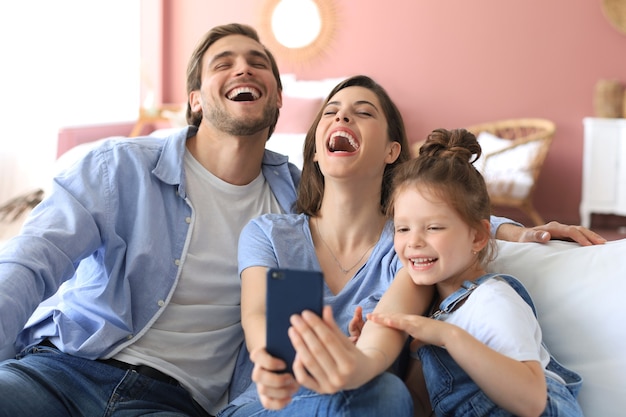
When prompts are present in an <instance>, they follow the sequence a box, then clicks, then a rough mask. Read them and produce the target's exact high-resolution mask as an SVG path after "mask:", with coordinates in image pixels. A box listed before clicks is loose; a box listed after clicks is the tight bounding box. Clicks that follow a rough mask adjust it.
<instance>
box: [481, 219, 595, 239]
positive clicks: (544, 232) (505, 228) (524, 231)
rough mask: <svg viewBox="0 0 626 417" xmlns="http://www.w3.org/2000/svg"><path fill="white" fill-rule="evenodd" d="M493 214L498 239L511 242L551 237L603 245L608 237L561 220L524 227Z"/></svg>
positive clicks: (493, 224)
mask: <svg viewBox="0 0 626 417" xmlns="http://www.w3.org/2000/svg"><path fill="white" fill-rule="evenodd" d="M495 219H497V220H496V221H494V217H493V216H492V221H491V224H492V228H493V227H495V230H496V233H495V236H496V238H497V239H501V240H508V241H510V242H537V243H546V242H548V241H550V240H551V239H555V240H567V241H572V242H577V243H578V244H579V245H581V246H591V245H601V244H603V243H606V239H605V238H603V237H602V236H600V235H599V234H597V233H595V232H592V231H591V230H589V229H587V228H586V227H583V226H569V225H566V224H561V223H559V222H554V221H552V222H550V223H547V224H544V225H541V226H535V227H531V228H529V227H524V226H522V225H520V224H519V223H514V222H511V221H510V220H509V221H507V219H504V218H502V217H499V218H497V217H496V218H495Z"/></svg>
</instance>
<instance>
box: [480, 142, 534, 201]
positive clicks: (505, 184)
mask: <svg viewBox="0 0 626 417" xmlns="http://www.w3.org/2000/svg"><path fill="white" fill-rule="evenodd" d="M476 139H477V140H478V143H479V144H480V147H481V149H482V154H481V156H480V158H479V159H478V161H476V163H475V164H474V166H475V167H476V168H477V169H478V170H479V171H480V172H481V173H482V174H483V176H484V177H485V181H486V182H487V188H488V189H489V194H490V195H491V196H497V195H506V196H511V197H516V198H523V197H525V196H526V195H527V194H528V192H529V191H530V188H531V187H532V185H533V177H532V172H531V163H532V161H533V159H534V157H535V155H536V154H537V151H538V150H539V147H540V146H541V143H540V142H537V141H535V142H529V143H526V144H523V145H520V146H516V147H515V148H513V149H511V150H509V151H506V152H502V153H501V154H497V155H494V156H491V157H489V159H486V158H485V156H486V155H488V154H492V153H494V152H497V151H500V150H502V149H504V148H507V147H509V146H510V145H511V140H510V139H502V138H499V137H497V136H495V135H493V134H491V133H489V132H484V131H483V132H480V133H479V134H478V136H477V138H476Z"/></svg>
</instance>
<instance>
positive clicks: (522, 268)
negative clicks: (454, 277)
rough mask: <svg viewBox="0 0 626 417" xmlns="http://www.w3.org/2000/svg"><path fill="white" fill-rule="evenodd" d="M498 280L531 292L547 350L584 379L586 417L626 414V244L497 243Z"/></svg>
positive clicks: (625, 241)
mask: <svg viewBox="0 0 626 417" xmlns="http://www.w3.org/2000/svg"><path fill="white" fill-rule="evenodd" d="M498 248H499V253H498V256H497V258H496V260H495V261H494V262H493V263H492V264H491V265H490V267H489V270H490V271H493V272H502V273H508V274H511V275H513V276H515V277H517V278H518V279H519V280H520V281H522V283H523V284H524V285H525V286H526V288H527V289H528V291H529V292H530V294H531V296H532V297H533V300H534V302H535V306H536V307H537V313H538V317H539V322H540V324H541V327H542V330H543V337H544V341H545V342H546V345H547V346H548V348H549V349H550V351H551V352H552V354H553V355H554V356H555V358H556V359H557V360H558V361H559V362H561V363H562V364H563V365H564V366H566V367H568V368H570V369H572V370H574V371H576V372H578V373H579V374H581V375H582V377H583V386H582V389H581V392H580V395H579V397H578V399H579V402H580V404H581V406H582V408H583V411H584V414H585V415H587V416H604V417H607V416H615V417H618V416H623V415H624V410H626V392H625V391H624V387H625V384H624V376H625V375H626V325H624V319H625V318H626V302H625V301H624V295H625V294H626V261H624V258H623V256H624V255H626V239H622V240H618V241H612V242H608V243H606V244H605V245H597V246H586V247H582V246H579V245H577V244H575V243H569V242H560V241H552V242H550V243H548V244H545V245H544V244H539V243H515V242H501V241H498Z"/></svg>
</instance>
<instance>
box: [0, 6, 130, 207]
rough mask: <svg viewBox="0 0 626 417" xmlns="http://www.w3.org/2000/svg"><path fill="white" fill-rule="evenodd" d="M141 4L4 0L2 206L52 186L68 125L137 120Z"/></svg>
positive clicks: (0, 22)
mask: <svg viewBox="0 0 626 417" xmlns="http://www.w3.org/2000/svg"><path fill="white" fill-rule="evenodd" d="M139 1H140V0H91V1H89V0H55V1H49V0H31V1H29V0H22V1H10V2H2V3H1V4H0V51H2V64H0V68H1V70H0V205H1V204H2V203H3V202H4V201H6V200H8V199H10V198H12V197H14V196H15V195H18V194H21V193H24V192H27V191H29V190H31V189H33V188H37V187H44V186H45V185H47V182H48V181H49V174H50V172H51V170H52V164H53V162H54V160H55V157H56V145H57V143H56V141H57V132H58V129H59V128H60V127H63V126H77V125H89V124H101V123H115V122H128V121H132V120H134V119H135V118H136V117H137V112H138V108H139V94H140V91H139V90H140V68H139V67H140V49H139V40H140V39H139V38H140V27H139V24H140V16H139V10H140V5H139Z"/></svg>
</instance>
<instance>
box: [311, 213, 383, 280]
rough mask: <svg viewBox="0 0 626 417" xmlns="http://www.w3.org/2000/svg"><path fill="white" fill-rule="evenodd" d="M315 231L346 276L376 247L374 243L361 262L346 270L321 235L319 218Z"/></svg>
mask: <svg viewBox="0 0 626 417" xmlns="http://www.w3.org/2000/svg"><path fill="white" fill-rule="evenodd" d="M315 230H317V235H318V236H319V237H320V240H321V241H322V243H323V244H324V246H325V247H326V249H327V250H328V253H330V256H332V257H333V259H334V261H335V263H336V264H337V266H338V267H339V270H340V271H341V272H343V274H344V275H346V274H347V273H348V272H350V271H352V270H353V269H354V268H355V267H356V266H357V265H358V264H360V263H361V261H362V260H363V258H364V257H365V254H366V253H367V252H369V250H370V249H372V248H373V247H374V246H376V242H374V244H373V245H372V246H369V247H368V248H367V249H365V252H363V255H361V257H360V258H359V260H358V261H356V263H355V264H354V265H352V266H351V267H350V268H344V267H343V265H341V262H339V259H337V257H336V256H335V254H334V253H333V251H332V250H331V249H330V246H328V243H326V241H325V240H324V238H323V237H322V234H321V233H320V225H319V223H318V219H317V218H316V219H315Z"/></svg>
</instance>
